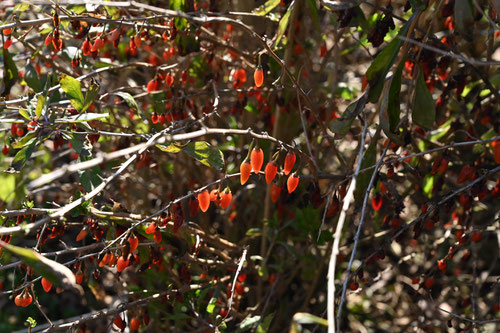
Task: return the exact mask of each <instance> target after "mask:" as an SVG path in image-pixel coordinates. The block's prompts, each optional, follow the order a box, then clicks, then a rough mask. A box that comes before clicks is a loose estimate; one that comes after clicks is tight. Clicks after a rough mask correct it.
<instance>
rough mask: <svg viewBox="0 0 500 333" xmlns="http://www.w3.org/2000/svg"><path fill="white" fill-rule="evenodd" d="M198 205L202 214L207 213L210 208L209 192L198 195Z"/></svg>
mask: <svg viewBox="0 0 500 333" xmlns="http://www.w3.org/2000/svg"><path fill="white" fill-rule="evenodd" d="M198 203H199V205H200V209H201V211H202V212H206V211H207V210H208V207H210V193H208V191H207V190H205V191H203V192H201V193H199V194H198Z"/></svg>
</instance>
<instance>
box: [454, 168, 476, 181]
mask: <svg viewBox="0 0 500 333" xmlns="http://www.w3.org/2000/svg"><path fill="white" fill-rule="evenodd" d="M474 172H475V169H474V168H473V167H472V166H470V165H469V164H466V165H464V166H463V167H462V169H461V170H460V174H459V175H458V178H457V184H462V183H463V182H465V181H466V180H468V179H470V178H472V177H473V176H474Z"/></svg>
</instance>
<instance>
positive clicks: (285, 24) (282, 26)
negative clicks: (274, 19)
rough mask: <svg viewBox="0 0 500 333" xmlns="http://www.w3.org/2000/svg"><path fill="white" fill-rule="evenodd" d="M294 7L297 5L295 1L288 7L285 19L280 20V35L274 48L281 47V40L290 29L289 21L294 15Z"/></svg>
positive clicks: (278, 34)
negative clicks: (287, 29) (292, 14)
mask: <svg viewBox="0 0 500 333" xmlns="http://www.w3.org/2000/svg"><path fill="white" fill-rule="evenodd" d="M294 5H295V0H294V1H293V2H292V3H291V4H290V6H288V9H287V11H286V13H285V15H283V17H282V18H281V20H280V23H279V24H278V33H277V37H276V42H275V43H274V48H276V47H277V46H278V45H279V43H280V40H281V38H282V37H283V34H284V33H285V31H286V28H287V27H288V20H289V19H290V14H291V13H292V9H293V6H294Z"/></svg>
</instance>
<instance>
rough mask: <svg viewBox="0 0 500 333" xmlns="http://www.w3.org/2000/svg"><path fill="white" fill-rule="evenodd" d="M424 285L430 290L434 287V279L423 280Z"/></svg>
mask: <svg viewBox="0 0 500 333" xmlns="http://www.w3.org/2000/svg"><path fill="white" fill-rule="evenodd" d="M424 284H425V287H426V288H427V289H429V288H431V287H432V286H433V285H434V279H433V278H429V277H428V278H425V282H424Z"/></svg>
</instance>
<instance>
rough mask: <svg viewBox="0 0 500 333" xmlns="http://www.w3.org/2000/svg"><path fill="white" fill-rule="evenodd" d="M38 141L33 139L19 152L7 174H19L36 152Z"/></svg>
mask: <svg viewBox="0 0 500 333" xmlns="http://www.w3.org/2000/svg"><path fill="white" fill-rule="evenodd" d="M36 144H37V141H36V138H31V140H30V141H29V142H28V143H27V144H26V145H25V147H24V148H23V149H21V150H20V151H18V152H17V154H16V156H14V160H13V161H12V164H11V166H10V168H9V169H8V170H6V171H5V172H8V173H15V172H19V170H21V169H22V168H23V166H24V165H25V164H26V161H27V160H28V158H30V156H31V154H32V153H33V151H34V150H35V147H36Z"/></svg>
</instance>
